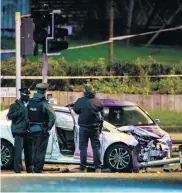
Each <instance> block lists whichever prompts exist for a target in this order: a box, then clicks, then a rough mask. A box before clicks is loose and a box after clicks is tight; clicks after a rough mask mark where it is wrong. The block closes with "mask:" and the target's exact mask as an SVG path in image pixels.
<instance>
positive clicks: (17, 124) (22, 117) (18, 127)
mask: <svg viewBox="0 0 182 193" xmlns="http://www.w3.org/2000/svg"><path fill="white" fill-rule="evenodd" d="M19 91H20V95H21V97H20V99H17V100H16V101H15V103H13V104H12V105H11V106H10V109H9V112H8V114H7V117H8V119H9V120H12V124H11V132H12V135H13V137H14V139H15V141H14V172H15V173H21V169H22V150H23V149H24V154H25V165H26V171H27V172H28V173H31V172H32V167H31V151H30V149H29V148H30V144H29V142H30V141H29V133H28V123H29V120H28V111H27V105H28V102H29V95H30V90H29V89H28V88H21V89H19Z"/></svg>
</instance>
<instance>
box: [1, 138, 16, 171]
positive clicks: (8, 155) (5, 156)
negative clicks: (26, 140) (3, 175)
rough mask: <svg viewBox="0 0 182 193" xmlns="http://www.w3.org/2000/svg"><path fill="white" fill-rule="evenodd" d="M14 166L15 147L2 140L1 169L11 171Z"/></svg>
mask: <svg viewBox="0 0 182 193" xmlns="http://www.w3.org/2000/svg"><path fill="white" fill-rule="evenodd" d="M12 166H13V146H12V145H11V144H9V143H8V142H7V141H3V140H1V169H10V168H12Z"/></svg>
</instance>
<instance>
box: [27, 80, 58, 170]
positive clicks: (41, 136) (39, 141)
mask: <svg viewBox="0 0 182 193" xmlns="http://www.w3.org/2000/svg"><path fill="white" fill-rule="evenodd" d="M48 86H49V85H48V84H46V83H40V84H37V85H36V87H37V93H35V94H34V96H33V98H32V99H31V100H30V102H29V104H28V117H29V121H30V133H31V136H32V162H33V172H34V173H41V172H42V170H43V167H44V160H45V155H46V150H47V145H48V140H49V134H50V130H51V128H52V126H53V125H54V122H55V113H54V110H53V108H52V107H51V106H50V104H49V103H48V101H47V100H46V98H45V93H46V90H47V88H48Z"/></svg>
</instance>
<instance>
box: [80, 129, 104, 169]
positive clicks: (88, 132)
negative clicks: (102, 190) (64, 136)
mask: <svg viewBox="0 0 182 193" xmlns="http://www.w3.org/2000/svg"><path fill="white" fill-rule="evenodd" d="M99 135H100V132H99V128H93V129H92V128H86V127H80V129H79V150H80V169H81V170H84V169H85V168H86V164H87V148H88V141H89V139H90V141H91V145H92V149H93V159H94V166H95V168H96V169H97V168H101V161H100V141H99Z"/></svg>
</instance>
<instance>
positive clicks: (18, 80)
mask: <svg viewBox="0 0 182 193" xmlns="http://www.w3.org/2000/svg"><path fill="white" fill-rule="evenodd" d="M15 23H16V98H17V99H18V98H20V92H19V89H20V88H21V33H20V30H21V28H20V27H21V16H20V12H16V13H15Z"/></svg>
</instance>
